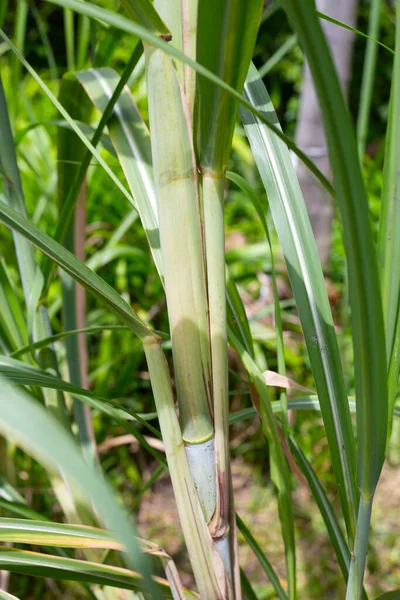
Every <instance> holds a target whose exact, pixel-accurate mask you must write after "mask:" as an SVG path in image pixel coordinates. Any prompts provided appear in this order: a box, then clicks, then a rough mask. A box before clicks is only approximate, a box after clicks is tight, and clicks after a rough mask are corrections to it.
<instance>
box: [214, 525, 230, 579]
mask: <svg viewBox="0 0 400 600" xmlns="http://www.w3.org/2000/svg"><path fill="white" fill-rule="evenodd" d="M214 544H215V547H216V549H217V550H218V552H219V554H220V556H221V558H222V561H223V563H224V565H225V569H226V571H227V573H228V577H229V581H230V582H231V583H232V564H231V545H230V540H229V533H227V534H226V535H224V537H222V538H219V539H218V540H214Z"/></svg>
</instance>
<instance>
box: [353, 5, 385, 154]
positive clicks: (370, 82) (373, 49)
mask: <svg viewBox="0 0 400 600" xmlns="http://www.w3.org/2000/svg"><path fill="white" fill-rule="evenodd" d="M380 9H381V0H372V1H371V8H370V12H369V21H368V36H369V38H374V39H368V40H367V45H366V50H365V59H364V67H363V74H362V80H361V97H360V106H359V109H358V118H357V141H358V152H359V154H360V159H361V160H362V158H363V156H364V152H365V144H366V141H367V135H368V124H369V115H370V111H371V100H372V91H373V86H374V75H375V66H376V57H377V54H378V44H377V43H376V42H375V39H377V38H378V36H379V15H380Z"/></svg>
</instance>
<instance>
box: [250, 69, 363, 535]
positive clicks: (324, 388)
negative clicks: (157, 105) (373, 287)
mask: <svg viewBox="0 0 400 600" xmlns="http://www.w3.org/2000/svg"><path fill="white" fill-rule="evenodd" d="M245 94H246V95H247V97H248V98H249V100H250V101H251V102H252V103H253V104H254V105H255V106H256V107H257V108H258V109H259V110H263V111H264V112H265V113H266V114H267V115H268V117H269V118H270V119H272V120H273V122H274V123H275V124H277V123H278V121H277V117H276V115H275V111H274V109H273V106H272V103H271V101H270V99H269V96H268V94H267V91H266V89H265V87H264V84H263V83H262V81H261V79H260V78H259V76H258V73H257V71H256V69H255V68H254V67H252V69H251V70H250V74H249V78H248V81H247V83H246V86H245ZM241 115H242V120H243V122H244V124H245V129H246V131H247V135H248V138H249V141H250V144H251V146H252V149H253V153H254V156H255V159H256V163H257V165H258V168H259V172H260V175H261V178H262V180H263V183H264V187H265V189H266V192H267V194H268V199H269V206H270V210H271V213H272V217H273V220H274V223H275V227H276V229H277V232H278V237H279V240H280V243H281V246H282V249H283V253H284V256H285V260H286V264H287V267H288V272H289V278H290V281H291V285H292V289H293V293H294V296H295V298H296V304H297V309H298V312H299V317H300V320H301V324H302V328H303V332H304V336H305V340H306V344H307V350H308V353H309V356H310V361H311V365H312V369H313V373H314V379H315V383H316V387H317V390H318V396H319V398H320V402H321V409H322V414H323V418H324V424H325V429H326V434H327V438H328V443H329V449H330V452H331V457H332V464H333V469H334V473H335V477H336V479H337V482H338V488H339V495H340V501H341V505H342V510H343V514H344V518H345V522H346V528H347V531H348V534H349V537H350V539H354V536H355V523H356V514H357V508H358V491H357V488H356V484H355V481H356V476H355V441H354V435H353V430H352V424H351V419H350V412H349V409H348V402H347V394H346V388H345V383H344V377H343V371H342V367H341V363H340V356H339V349H338V345H337V340H336V336H335V332H334V327H333V321H332V315H331V311H330V306H329V301H328V297H327V294H326V289H325V283H324V279H323V275H322V270H321V265H320V263H319V259H318V254H317V249H316V246H315V242H314V238H313V234H312V230H311V226H310V222H309V219H308V216H307V212H306V208H305V204H304V200H303V197H302V194H301V190H300V186H299V183H298V181H297V178H296V174H295V172H294V168H293V165H292V162H291V158H290V155H289V151H288V149H287V147H286V146H285V145H284V144H283V143H282V142H281V140H279V139H278V138H276V137H275V136H274V135H273V134H271V132H270V130H268V129H267V128H265V127H263V125H262V124H260V123H259V122H258V120H257V119H256V118H254V117H253V116H252V115H251V114H250V113H248V112H247V111H243V110H242V111H241Z"/></svg>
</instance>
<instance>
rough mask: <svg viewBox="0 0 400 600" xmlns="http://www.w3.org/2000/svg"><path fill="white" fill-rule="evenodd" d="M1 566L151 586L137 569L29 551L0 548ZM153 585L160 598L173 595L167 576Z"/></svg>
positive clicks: (130, 586) (37, 574) (63, 577)
mask: <svg viewBox="0 0 400 600" xmlns="http://www.w3.org/2000/svg"><path fill="white" fill-rule="evenodd" d="M0 568H1V569H4V570H7V571H11V572H13V573H21V574H24V575H31V576H35V577H51V578H53V579H61V580H67V581H84V582H86V583H93V584H98V585H108V586H112V587H117V588H122V589H127V590H142V591H144V590H146V588H147V586H146V582H145V581H144V580H143V578H142V577H141V575H140V574H138V573H136V572H135V571H128V570H127V569H121V567H112V566H110V565H102V564H97V563H92V562H89V561H84V560H76V559H74V558H63V557H59V556H52V555H49V554H39V553H38V552H28V551H26V550H15V549H11V548H0ZM152 588H153V591H154V592H155V593H156V597H157V598H161V597H165V596H166V597H167V598H172V593H171V591H170V589H169V584H168V582H167V581H166V580H165V579H161V578H159V577H156V578H154V580H153V585H152Z"/></svg>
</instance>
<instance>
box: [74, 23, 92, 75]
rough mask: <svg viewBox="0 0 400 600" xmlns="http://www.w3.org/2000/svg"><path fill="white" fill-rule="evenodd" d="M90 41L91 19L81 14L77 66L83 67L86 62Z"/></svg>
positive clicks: (78, 67)
mask: <svg viewBox="0 0 400 600" xmlns="http://www.w3.org/2000/svg"><path fill="white" fill-rule="evenodd" d="M89 43H90V19H88V17H84V16H83V15H79V22H78V52H77V58H76V68H77V69H83V67H84V66H85V62H86V57H87V51H88V47H89Z"/></svg>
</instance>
